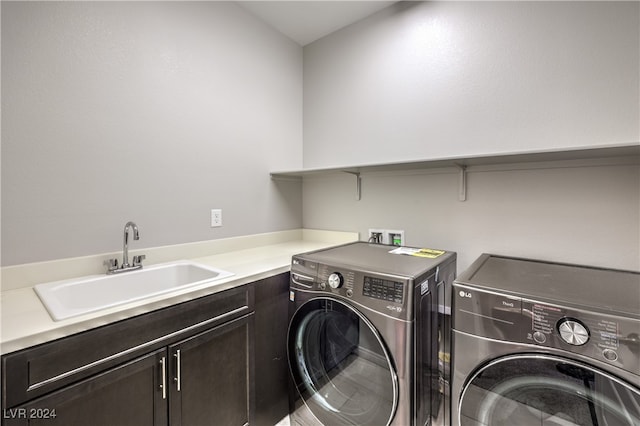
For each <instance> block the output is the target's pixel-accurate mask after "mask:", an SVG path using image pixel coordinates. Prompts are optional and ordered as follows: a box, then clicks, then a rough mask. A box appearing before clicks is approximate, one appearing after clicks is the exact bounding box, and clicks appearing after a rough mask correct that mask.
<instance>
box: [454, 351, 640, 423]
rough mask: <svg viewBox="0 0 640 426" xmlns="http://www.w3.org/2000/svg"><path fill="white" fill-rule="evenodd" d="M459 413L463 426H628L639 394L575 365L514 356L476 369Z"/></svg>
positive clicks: (636, 414) (637, 415)
mask: <svg viewBox="0 0 640 426" xmlns="http://www.w3.org/2000/svg"><path fill="white" fill-rule="evenodd" d="M458 410H459V414H460V415H459V418H460V424H461V425H463V426H478V425H491V426H500V425H505V426H513V425H522V426H527V425H544V426H550V425H555V426H560V425H562V426H573V425H582V426H590V425H593V426H596V425H598V426H611V425H616V426H632V425H640V390H638V389H637V388H634V387H632V386H630V385H629V384H627V383H625V382H623V381H622V380H619V379H617V378H616V377H613V376H611V375H609V374H608V373H605V372H604V371H602V370H597V369H594V368H592V367H590V366H588V365H586V364H582V363H579V362H577V361H573V360H569V359H565V358H561V357H555V356H550V355H513V356H509V357H505V358H500V359H497V360H495V361H493V362H491V363H489V364H487V365H485V366H484V367H482V368H480V369H479V371H477V372H476V373H475V374H474V375H473V376H472V378H471V380H470V381H469V383H467V384H466V385H465V386H464V389H463V391H462V396H461V398H460V405H459V407H458Z"/></svg>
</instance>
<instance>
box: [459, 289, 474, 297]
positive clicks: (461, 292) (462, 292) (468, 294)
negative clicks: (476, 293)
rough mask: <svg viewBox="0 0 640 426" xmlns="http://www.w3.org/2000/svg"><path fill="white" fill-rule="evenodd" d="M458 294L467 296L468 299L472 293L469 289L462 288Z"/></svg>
mask: <svg viewBox="0 0 640 426" xmlns="http://www.w3.org/2000/svg"><path fill="white" fill-rule="evenodd" d="M458 294H459V295H460V297H466V298H467V299H470V298H471V293H469V292H468V291H464V290H460V293H458Z"/></svg>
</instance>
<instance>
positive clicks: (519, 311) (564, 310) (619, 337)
mask: <svg viewBox="0 0 640 426" xmlns="http://www.w3.org/2000/svg"><path fill="white" fill-rule="evenodd" d="M453 289H454V294H453V309H454V316H453V329H454V330H459V331H463V332H466V333H470V334H474V335H477V336H482V337H487V338H491V339H497V340H504V341H511V342H518V343H526V344H532V345H538V346H545V347H551V348H556V349H561V350H566V351H570V352H573V353H578V354H581V355H584V356H587V357H590V358H593V359H597V360H600V361H604V362H607V363H610V364H612V365H616V366H618V367H620V368H623V369H624V370H626V371H630V372H632V373H635V374H639V372H640V320H636V319H633V318H627V317H620V316H616V315H607V314H603V313H595V312H591V311H586V310H582V309H577V308H573V307H567V306H561V305H556V304H551V303H547V302H541V301H536V300H531V299H527V298H522V297H515V296H513V295H508V294H503V293H498V292H494V291H488V290H482V289H479V288H476V287H472V286H466V285H462V284H458V283H454V286H453Z"/></svg>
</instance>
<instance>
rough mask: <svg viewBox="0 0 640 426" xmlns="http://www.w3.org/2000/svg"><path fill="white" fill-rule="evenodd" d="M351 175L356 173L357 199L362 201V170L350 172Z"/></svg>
mask: <svg viewBox="0 0 640 426" xmlns="http://www.w3.org/2000/svg"><path fill="white" fill-rule="evenodd" d="M345 173H349V174H350V175H354V176H355V177H356V201H360V199H361V198H362V178H361V177H360V172H348V171H345Z"/></svg>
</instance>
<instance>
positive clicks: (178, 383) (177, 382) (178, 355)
mask: <svg viewBox="0 0 640 426" xmlns="http://www.w3.org/2000/svg"><path fill="white" fill-rule="evenodd" d="M173 356H174V357H175V358H176V377H174V378H173V381H174V382H176V388H177V390H178V392H180V381H181V379H180V364H181V363H180V349H177V350H176V353H175V354H173Z"/></svg>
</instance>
